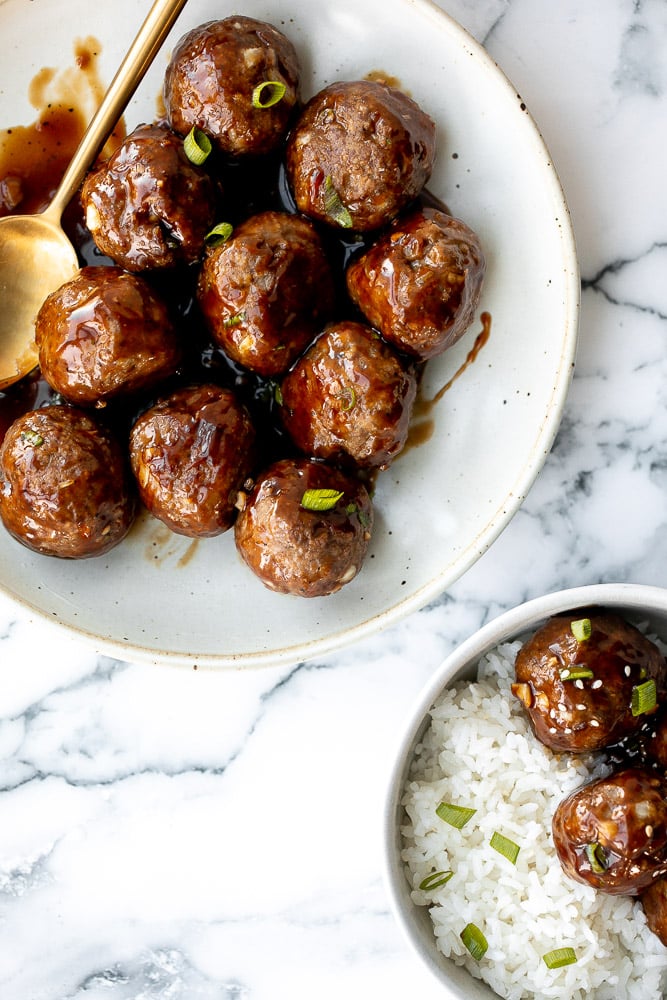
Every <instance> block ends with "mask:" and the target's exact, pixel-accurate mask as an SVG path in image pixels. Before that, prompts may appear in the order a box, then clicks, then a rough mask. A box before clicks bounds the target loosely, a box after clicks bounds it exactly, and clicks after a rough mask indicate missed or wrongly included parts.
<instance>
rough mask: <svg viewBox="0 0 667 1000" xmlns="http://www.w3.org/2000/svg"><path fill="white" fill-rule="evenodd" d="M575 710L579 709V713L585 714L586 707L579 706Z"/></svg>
mask: <svg viewBox="0 0 667 1000" xmlns="http://www.w3.org/2000/svg"><path fill="white" fill-rule="evenodd" d="M577 708H578V709H579V711H580V712H585V711H586V706H585V705H581V704H579V705H577Z"/></svg>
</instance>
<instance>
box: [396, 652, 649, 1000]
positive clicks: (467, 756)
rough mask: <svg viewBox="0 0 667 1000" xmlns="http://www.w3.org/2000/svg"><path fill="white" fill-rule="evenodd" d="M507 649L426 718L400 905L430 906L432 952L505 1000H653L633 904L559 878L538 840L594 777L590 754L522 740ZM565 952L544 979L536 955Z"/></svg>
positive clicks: (643, 929) (413, 775) (644, 940)
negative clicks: (565, 962)
mask: <svg viewBox="0 0 667 1000" xmlns="http://www.w3.org/2000/svg"><path fill="white" fill-rule="evenodd" d="M519 647H520V643H514V644H509V643H508V644H505V645H504V646H501V647H499V648H498V649H497V650H495V651H494V652H493V653H491V654H489V655H488V656H486V657H485V658H484V660H483V661H482V662H481V663H480V666H479V675H478V678H479V679H478V681H477V682H476V683H469V682H465V683H460V684H457V685H456V686H453V687H451V688H450V689H448V690H447V691H446V692H445V694H444V695H443V696H442V698H441V699H440V700H439V701H438V703H437V704H436V706H435V707H434V708H433V710H432V712H431V715H432V722H431V725H430V727H429V729H428V731H427V732H426V734H425V736H424V738H423V740H422V742H421V743H420V744H419V746H418V747H417V750H416V755H415V760H414V762H413V765H412V767H411V770H410V777H409V781H408V783H407V785H406V790H405V796H404V799H403V804H404V806H405V809H406V812H407V814H408V817H409V822H408V823H407V825H406V826H404V827H403V829H402V833H403V838H404V850H403V854H402V857H403V860H404V861H405V864H406V873H407V876H408V880H409V882H410V885H411V886H412V887H413V892H412V898H413V900H414V902H415V903H417V904H418V905H420V906H428V907H430V914H431V918H432V921H433V927H434V932H435V935H436V939H437V944H438V947H439V949H440V951H442V953H443V954H444V955H446V956H447V957H448V958H451V959H452V960H453V961H454V962H456V963H457V964H458V965H464V966H466V968H467V969H468V970H469V971H470V973H471V974H472V975H473V976H475V977H477V978H481V979H483V980H484V981H485V982H486V983H488V984H489V986H490V987H491V988H492V989H493V990H495V991H496V993H497V994H498V995H499V996H501V997H506V998H508V1000H522V998H530V997H534V998H558V1000H563V998H567V1000H635V998H636V1000H661V998H662V997H663V995H664V991H665V990H666V989H667V948H665V947H664V946H663V945H662V944H661V942H660V941H659V939H658V938H657V937H656V936H655V935H654V934H653V933H652V932H651V931H650V930H649V929H648V927H647V926H646V920H645V917H644V913H643V910H642V908H641V906H640V905H638V904H637V903H635V902H634V901H633V900H632V899H631V898H629V897H626V896H609V895H606V894H604V893H601V892H596V890H594V889H593V888H592V887H591V886H586V885H582V884H580V883H578V882H575V881H574V880H572V879H570V878H568V877H567V876H566V875H565V874H564V873H563V871H562V869H561V866H560V863H559V861H558V858H557V856H556V852H555V849H554V846H553V841H552V837H551V817H552V816H553V813H554V811H555V809H556V806H557V805H558V803H559V802H560V801H561V800H562V799H563V798H564V797H565V796H566V795H568V794H569V793H570V792H571V791H573V790H574V789H575V788H577V787H578V786H579V785H581V784H583V783H584V782H585V781H588V780H590V778H591V777H598V776H601V775H603V774H605V773H607V770H608V769H607V768H606V766H605V765H604V764H603V763H601V759H600V757H599V756H595V755H588V754H586V755H576V756H575V755H571V754H555V753H553V752H551V751H550V750H548V749H546V748H545V747H543V746H542V744H541V743H539V741H538V740H537V739H536V738H535V736H534V735H533V733H532V731H531V729H530V726H529V724H528V721H527V718H526V715H525V713H524V711H523V709H522V708H521V705H520V703H519V702H518V700H517V699H516V698H514V697H513V696H512V695H511V692H510V683H511V682H512V680H513V679H514V658H515V656H516V652H517V650H518V649H519ZM443 801H444V802H450V803H453V804H456V805H461V806H466V807H470V808H473V809H476V810H477V811H476V813H475V815H474V816H473V818H472V819H471V820H470V822H469V823H468V824H467V825H466V826H465V827H464V828H463V829H462V830H457V829H455V828H454V827H452V826H449V825H448V824H447V823H445V822H443V821H442V820H441V819H440V818H439V817H438V816H437V815H436V812H435V810H436V807H437V806H438V804H439V803H440V802H443ZM494 831H498V832H500V833H502V834H504V835H505V836H506V837H509V838H510V839H511V840H513V841H514V842H515V843H517V844H518V845H520V847H521V850H520V853H519V856H518V859H517V863H516V865H513V864H512V863H511V862H510V861H508V860H507V859H506V858H504V857H503V856H502V855H501V854H499V853H498V852H497V851H495V850H493V848H491V847H490V846H489V840H490V838H491V836H492V834H493V833H494ZM450 869H451V870H452V871H453V872H454V875H453V877H452V878H451V879H450V881H449V882H447V884H446V885H444V886H442V887H441V888H440V889H436V890H434V891H432V892H424V891H421V890H420V889H419V884H420V883H421V882H422V880H423V879H424V878H425V877H426V876H427V875H430V874H431V873H432V872H434V871H446V870H450ZM468 923H473V924H476V925H477V926H478V927H479V928H480V930H481V931H482V932H483V933H484V935H485V937H486V939H487V941H488V945H489V947H488V951H487V952H486V954H485V956H484V957H483V958H482V959H481V960H480V961H479V962H477V961H475V960H474V959H473V958H472V957H471V955H470V954H469V953H468V951H467V949H466V948H465V946H464V945H463V943H462V941H461V938H460V932H461V930H462V929H463V927H465V925H466V924H468ZM568 946H569V947H572V948H574V950H575V952H576V955H577V962H576V963H575V964H573V965H569V966H565V967H563V968H561V969H554V970H549V969H548V968H547V966H546V964H545V963H544V961H543V959H542V956H543V955H544V954H545V953H546V952H549V951H552V950H553V949H555V948H563V947H568Z"/></svg>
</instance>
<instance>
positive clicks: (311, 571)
mask: <svg viewBox="0 0 667 1000" xmlns="http://www.w3.org/2000/svg"><path fill="white" fill-rule="evenodd" d="M372 527H373V509H372V506H371V500H370V497H369V495H368V492H367V490H366V487H365V486H364V485H363V484H362V483H360V482H358V481H357V480H356V479H353V478H351V477H349V476H346V475H344V474H343V473H342V472H340V471H339V470H337V469H332V468H328V467H327V466H326V465H324V464H323V463H321V462H314V461H310V460H308V459H296V460H293V459H282V460H281V461H279V462H276V463H274V464H273V465H272V466H270V467H269V469H267V470H266V471H265V472H264V473H263V474H262V475H261V476H260V477H259V480H258V482H257V483H256V485H255V487H254V489H253V491H252V492H251V493H250V495H249V496H248V498H247V500H246V503H245V506H244V507H243V509H242V510H241V512H240V513H239V516H238V519H237V521H236V524H235V526H234V535H235V539H236V547H237V549H238V551H239V553H240V555H241V557H242V558H243V560H244V561H245V562H246V564H247V565H248V566H249V567H250V569H251V570H252V571H253V573H255V574H256V576H258V577H259V579H260V580H261V581H262V583H263V584H265V586H267V587H269V588H270V589H271V590H275V591H278V592H279V593H281V594H295V595H298V596H300V597H323V596H324V595H326V594H333V593H335V592H336V591H337V590H340V588H341V587H342V586H343V585H344V584H346V583H349V582H350V581H351V580H353V579H354V577H355V576H356V575H357V573H358V572H359V570H360V569H361V565H362V563H363V561H364V557H365V555H366V552H367V549H368V545H369V543H370V539H371V531H372Z"/></svg>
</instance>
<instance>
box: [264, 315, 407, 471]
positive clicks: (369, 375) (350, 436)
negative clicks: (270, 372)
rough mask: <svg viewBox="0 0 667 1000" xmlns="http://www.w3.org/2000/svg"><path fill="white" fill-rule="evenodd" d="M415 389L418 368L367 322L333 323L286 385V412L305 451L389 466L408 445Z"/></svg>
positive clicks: (366, 464)
mask: <svg viewBox="0 0 667 1000" xmlns="http://www.w3.org/2000/svg"><path fill="white" fill-rule="evenodd" d="M416 393H417V381H416V377H415V374H414V372H412V371H410V370H407V369H406V368H405V367H404V366H403V364H402V362H401V361H400V360H399V358H398V357H397V355H396V354H395V353H394V351H393V350H392V349H391V348H390V347H388V346H387V344H385V343H384V341H382V340H381V339H380V337H379V336H378V335H377V334H376V333H374V332H373V330H371V329H370V328H369V327H367V326H364V325H363V324H361V323H355V322H352V321H344V322H341V323H335V324H331V325H330V326H329V327H327V328H326V330H325V331H324V333H323V334H322V336H321V337H319V339H318V340H316V341H315V343H314V344H312V345H311V347H310V348H309V349H308V350H307V351H306V353H305V354H304V355H303V356H302V357H301V358H300V359H299V361H297V363H296V364H295V365H294V367H293V368H292V370H291V371H290V372H289V374H288V375H287V376H286V377H285V379H284V380H283V382H282V386H281V396H282V406H281V416H282V420H283V424H284V426H285V429H286V430H287V432H288V434H289V435H290V437H291V438H292V440H293V442H294V443H295V444H296V446H297V447H298V448H299V449H300V450H301V451H303V452H304V453H305V454H307V455H310V456H313V457H316V458H323V459H330V460H334V461H343V462H346V461H347V462H348V463H349V462H350V460H351V461H352V462H353V463H355V464H356V465H357V466H359V467H362V468H386V467H387V466H388V465H389V464H390V463H391V461H392V459H394V458H395V457H396V455H398V453H399V452H400V451H401V449H402V448H403V446H404V444H405V442H406V440H407V436H408V428H409V424H410V416H411V414H412V407H413V404H414V401H415V396H416Z"/></svg>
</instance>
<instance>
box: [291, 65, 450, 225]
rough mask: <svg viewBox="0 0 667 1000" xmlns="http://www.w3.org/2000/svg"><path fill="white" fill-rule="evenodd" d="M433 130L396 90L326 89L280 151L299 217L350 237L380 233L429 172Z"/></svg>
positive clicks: (360, 84)
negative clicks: (349, 232) (355, 233)
mask: <svg viewBox="0 0 667 1000" xmlns="http://www.w3.org/2000/svg"><path fill="white" fill-rule="evenodd" d="M434 157H435V125H434V124H433V122H432V120H431V119H430V118H429V116H428V115H427V114H425V112H424V111H422V110H421V108H420V107H419V106H418V105H417V104H416V103H415V102H414V101H413V100H412V99H411V98H410V97H408V96H407V95H406V94H403V93H402V92H401V91H400V90H396V89H394V88H392V87H388V86H387V85H386V84H384V83H379V82H375V81H369V80H359V81H348V82H342V83H334V84H331V86H329V87H326V88H325V89H324V90H322V91H320V92H319V93H318V94H316V95H315V97H313V98H312V100H310V101H309V102H308V104H307V105H306V107H305V109H304V111H303V112H302V114H301V115H300V116H299V118H298V120H297V123H296V125H295V126H294V128H293V130H292V132H291V133H290V137H289V140H288V144H287V161H286V162H287V174H288V178H289V183H290V187H291V189H292V193H293V195H294V199H295V201H296V205H297V207H298V209H299V211H301V212H303V213H304V214H305V215H309V216H311V217H312V218H314V219H318V220H320V221H321V222H326V223H328V224H329V225H331V226H336V227H343V228H350V229H353V230H357V231H367V230H372V229H377V228H378V227H379V226H382V225H385V224H386V223H388V222H389V221H390V220H391V219H393V218H394V216H396V215H397V214H398V212H399V211H400V210H401V209H402V208H403V207H404V206H405V205H407V204H408V202H410V201H411V200H412V199H413V198H415V197H416V196H417V195H418V194H419V193H420V191H421V190H422V188H423V187H424V185H425V184H426V182H427V181H428V179H429V177H430V176H431V171H432V169H433V161H434Z"/></svg>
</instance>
